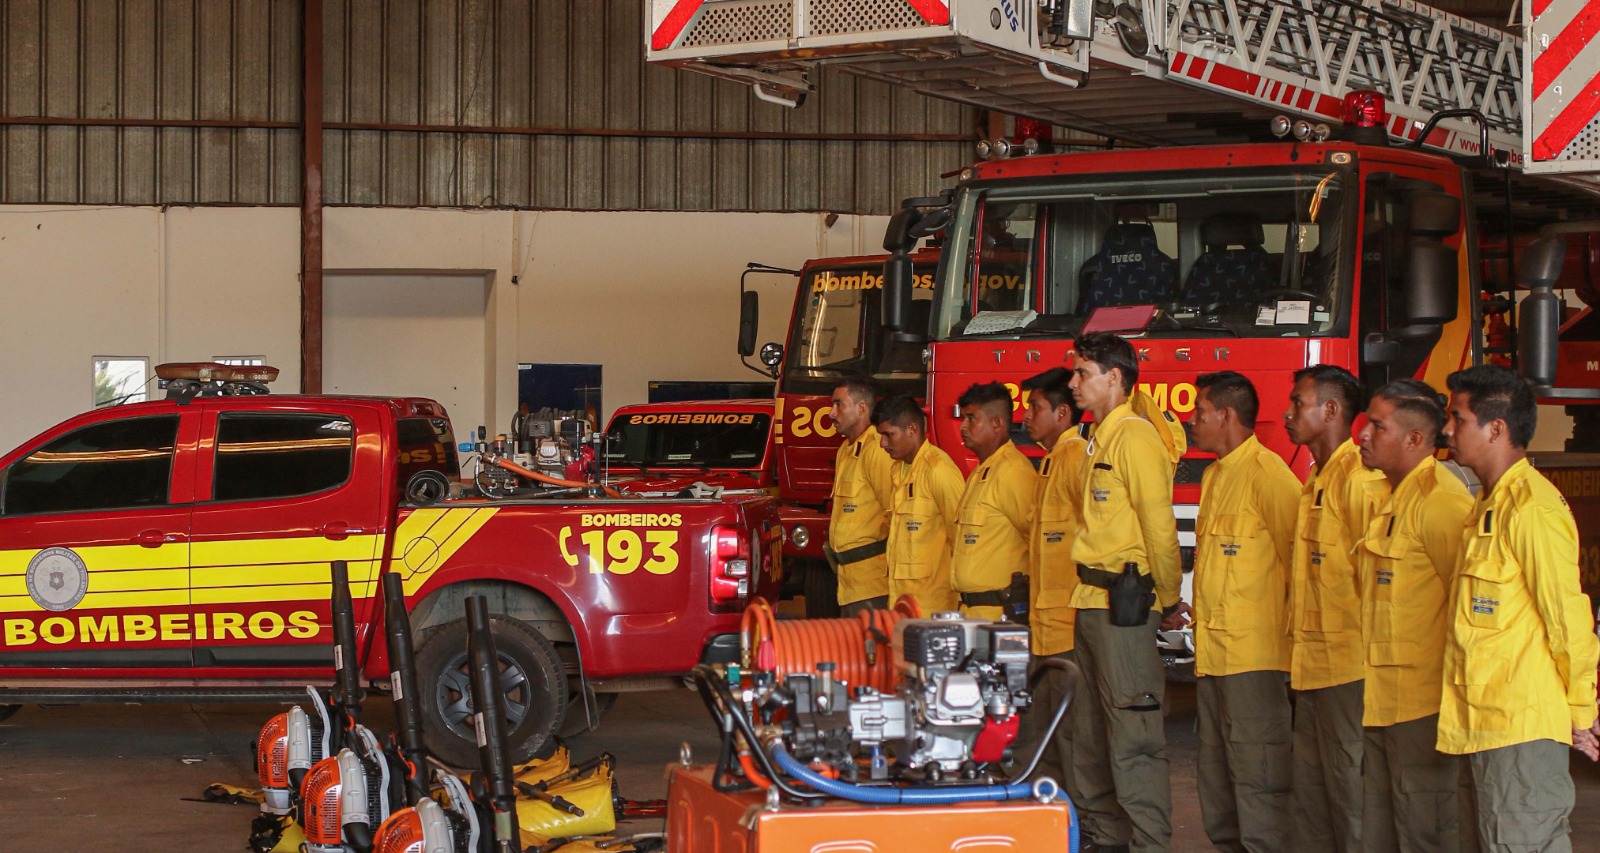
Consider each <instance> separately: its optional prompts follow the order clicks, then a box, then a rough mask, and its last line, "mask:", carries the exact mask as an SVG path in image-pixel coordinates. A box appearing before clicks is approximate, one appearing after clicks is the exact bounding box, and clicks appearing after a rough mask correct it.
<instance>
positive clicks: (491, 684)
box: [467, 595, 521, 853]
mask: <svg viewBox="0 0 1600 853" xmlns="http://www.w3.org/2000/svg"><path fill="white" fill-rule="evenodd" d="M467 660H468V662H469V668H470V670H471V676H472V677H471V684H470V685H469V686H470V687H471V689H472V706H473V707H474V708H476V709H477V711H478V713H477V720H476V722H477V726H478V744H479V746H478V759H479V761H480V762H481V763H482V765H483V776H484V784H483V787H484V790H485V791H486V792H487V794H488V799H489V806H490V808H491V810H492V811H493V812H494V840H495V849H497V850H516V851H518V853H520V851H521V845H520V844H519V843H518V841H517V829H516V827H515V826H513V825H512V817H513V816H514V815H515V814H516V808H517V791H516V789H515V788H514V787H512V778H511V759H510V757H509V755H508V754H507V752H506V715H505V704H504V703H505V697H504V696H503V695H502V694H501V693H500V656H499V654H498V653H496V651H495V648H494V634H493V633H491V632H490V630H489V600H488V599H487V598H484V597H483V596H481V595H469V596H467Z"/></svg>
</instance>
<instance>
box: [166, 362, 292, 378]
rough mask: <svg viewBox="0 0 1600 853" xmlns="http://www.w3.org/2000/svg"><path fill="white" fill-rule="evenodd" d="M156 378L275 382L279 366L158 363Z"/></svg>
mask: <svg viewBox="0 0 1600 853" xmlns="http://www.w3.org/2000/svg"><path fill="white" fill-rule="evenodd" d="M156 378H157V379H162V380H166V381H171V380H173V379H193V380H195V381H197V382H275V381H277V379H278V368H276V367H267V366H266V365H260V364H257V365H235V364H219V363H217V362H215V361H179V362H172V363H169V364H158V365H156Z"/></svg>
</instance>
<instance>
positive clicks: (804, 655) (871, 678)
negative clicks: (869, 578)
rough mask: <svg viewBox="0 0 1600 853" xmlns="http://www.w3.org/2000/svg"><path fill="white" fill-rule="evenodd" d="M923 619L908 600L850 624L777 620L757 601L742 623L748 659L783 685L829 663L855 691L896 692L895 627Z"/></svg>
mask: <svg viewBox="0 0 1600 853" xmlns="http://www.w3.org/2000/svg"><path fill="white" fill-rule="evenodd" d="M921 616H922V611H921V609H920V608H918V607H917V601H916V599H914V598H912V597H911V596H909V595H907V596H901V598H900V600H899V601H898V602H895V606H894V609H893V610H869V611H866V612H864V613H858V614H856V615H855V616H854V617H852V618H848V619H792V620H790V619H786V620H783V621H779V620H778V619H777V617H776V615H775V614H774V613H773V611H772V605H770V604H768V603H767V602H766V601H765V600H763V599H760V598H757V599H755V600H754V601H752V602H751V603H750V606H749V607H747V608H745V611H744V618H743V620H742V622H741V624H740V634H741V643H742V645H743V651H744V659H745V660H746V661H748V662H749V665H750V667H751V668H753V669H756V670H763V671H766V672H771V673H772V674H773V675H774V676H776V677H777V678H778V680H780V681H781V680H783V679H784V678H786V677H788V676H790V675H793V674H795V673H811V674H814V673H816V671H817V664H819V663H823V662H825V661H829V662H832V663H833V664H834V671H833V677H834V678H837V679H839V680H840V681H843V682H845V683H846V684H848V685H850V686H851V687H871V688H874V689H876V690H878V691H879V692H881V693H892V692H894V689H895V685H896V683H897V682H898V681H899V676H898V674H897V673H896V672H895V668H894V650H893V649H892V648H891V647H890V640H891V639H892V638H893V637H894V625H895V623H896V622H899V621H900V620H901V619H917V618H921ZM874 629H875V631H874ZM869 657H870V659H869Z"/></svg>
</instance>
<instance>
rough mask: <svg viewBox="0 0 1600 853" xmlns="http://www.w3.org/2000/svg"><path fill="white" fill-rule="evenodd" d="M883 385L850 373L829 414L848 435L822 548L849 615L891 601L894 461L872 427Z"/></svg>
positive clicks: (836, 392)
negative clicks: (888, 555)
mask: <svg viewBox="0 0 1600 853" xmlns="http://www.w3.org/2000/svg"><path fill="white" fill-rule="evenodd" d="M877 393H878V389H877V387H876V386H875V385H874V384H873V382H872V381H871V380H869V379H864V378H856V377H852V378H848V379H845V380H843V381H841V382H840V383H839V384H838V385H836V386H834V389H833V407H832V409H831V410H830V411H829V415H831V416H832V417H833V423H834V425H835V426H836V427H837V428H838V430H839V434H840V435H842V436H844V439H845V440H844V444H842V445H840V447H839V454H838V456H837V458H836V461H835V464H834V474H833V509H832V512H831V514H830V515H829V518H828V541H827V543H826V544H824V545H823V546H822V552H823V554H825V555H826V556H827V558H828V563H829V565H831V566H833V570H834V572H835V573H837V574H838V577H839V605H840V611H841V613H842V614H843V615H845V616H854V615H855V614H856V613H858V612H860V611H862V610H867V609H871V608H884V607H888V606H889V563H888V560H886V559H885V558H884V552H885V551H887V550H888V546H889V506H890V504H891V503H892V501H893V499H894V478H893V474H892V473H891V469H892V468H893V466H894V461H893V460H891V459H890V458H889V454H887V453H885V452H884V450H883V447H882V446H881V445H879V443H878V431H877V430H875V429H873V428H872V406H873V404H874V403H875V402H876V401H877Z"/></svg>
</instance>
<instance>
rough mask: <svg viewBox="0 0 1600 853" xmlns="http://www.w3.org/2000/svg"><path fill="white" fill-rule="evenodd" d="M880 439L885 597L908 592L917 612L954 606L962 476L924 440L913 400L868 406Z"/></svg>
mask: <svg viewBox="0 0 1600 853" xmlns="http://www.w3.org/2000/svg"><path fill="white" fill-rule="evenodd" d="M872 420H873V423H874V424H875V425H876V426H877V429H878V436H879V441H880V443H881V444H882V445H883V449H884V450H885V451H886V452H887V453H888V454H889V458H890V459H893V460H894V462H895V466H894V504H893V506H892V507H891V508H890V510H889V553H888V558H889V602H890V604H893V603H894V602H897V601H899V600H900V596H902V595H909V596H911V597H912V598H915V599H916V600H917V606H918V607H919V608H921V610H922V615H924V616H930V615H932V614H934V613H938V612H939V611H941V610H955V609H956V608H957V606H958V604H959V602H957V600H956V591H955V587H953V586H951V585H950V543H951V542H952V541H953V540H954V539H955V528H956V512H957V510H958V508H959V507H960V505H961V492H962V490H963V489H964V488H965V482H964V481H963V480H962V478H961V469H960V468H957V467H956V463H955V462H954V461H953V460H951V458H950V455H949V454H948V453H945V452H944V451H943V450H940V449H939V447H938V446H937V445H934V444H932V443H930V442H929V441H928V430H927V426H928V420H927V416H926V415H924V414H923V413H922V407H921V406H919V405H917V401H916V400H913V399H911V398H910V397H906V396H899V397H890V398H888V399H886V400H884V401H883V402H881V403H879V404H878V406H877V408H875V409H873V411H872Z"/></svg>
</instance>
